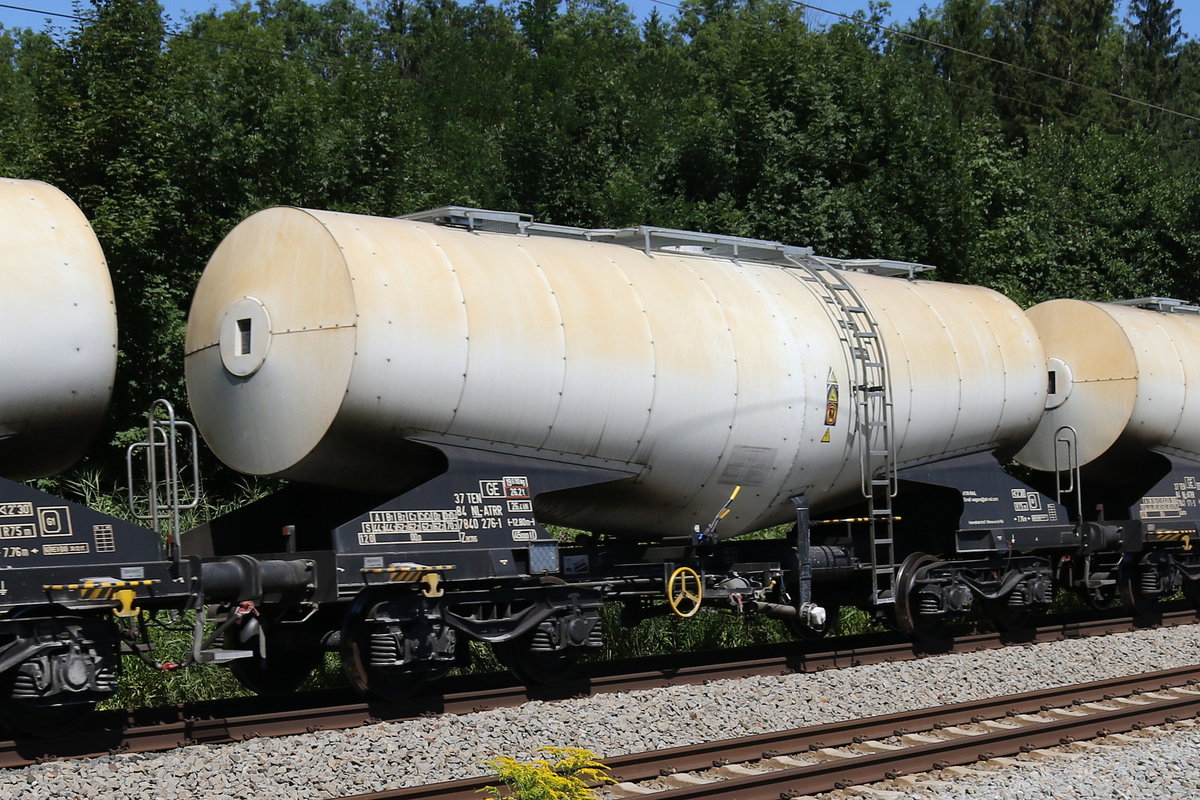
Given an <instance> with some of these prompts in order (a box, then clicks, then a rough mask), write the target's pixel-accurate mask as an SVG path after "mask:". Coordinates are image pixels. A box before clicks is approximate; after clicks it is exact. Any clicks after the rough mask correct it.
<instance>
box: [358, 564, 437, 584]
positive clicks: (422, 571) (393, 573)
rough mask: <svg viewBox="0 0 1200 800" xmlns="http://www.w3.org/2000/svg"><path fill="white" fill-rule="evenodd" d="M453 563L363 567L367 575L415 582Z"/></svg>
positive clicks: (389, 579)
mask: <svg viewBox="0 0 1200 800" xmlns="http://www.w3.org/2000/svg"><path fill="white" fill-rule="evenodd" d="M452 569H454V565H453V564H438V565H437V566H433V567H413V566H400V565H393V566H390V567H371V568H365V569H363V573H364V574H367V575H387V576H388V581H389V582H390V583H416V582H417V581H419V580H421V578H423V577H424V576H426V575H428V574H429V573H431V572H449V571H450V570H452Z"/></svg>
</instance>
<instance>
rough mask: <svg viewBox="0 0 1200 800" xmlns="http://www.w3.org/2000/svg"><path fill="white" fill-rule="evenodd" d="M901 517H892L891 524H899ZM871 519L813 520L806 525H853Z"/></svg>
mask: <svg viewBox="0 0 1200 800" xmlns="http://www.w3.org/2000/svg"><path fill="white" fill-rule="evenodd" d="M876 519H886V517H877V518H876ZM902 519H904V518H903V517H892V521H893V522H899V521H900V520H902ZM870 521H871V517H846V518H845V519H814V520H811V521H810V522H809V523H808V524H809V526H810V527H816V526H817V525H853V524H856V523H859V522H870Z"/></svg>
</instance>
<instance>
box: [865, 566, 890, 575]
mask: <svg viewBox="0 0 1200 800" xmlns="http://www.w3.org/2000/svg"><path fill="white" fill-rule="evenodd" d="M871 569H872V570H873V571H874V572H875V574H876V575H891V574H892V573H894V572H895V571H896V568H895V567H876V566H872V567H871Z"/></svg>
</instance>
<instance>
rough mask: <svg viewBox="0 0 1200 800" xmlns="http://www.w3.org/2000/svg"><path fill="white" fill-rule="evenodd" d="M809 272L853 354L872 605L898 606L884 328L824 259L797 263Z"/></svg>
mask: <svg viewBox="0 0 1200 800" xmlns="http://www.w3.org/2000/svg"><path fill="white" fill-rule="evenodd" d="M796 263H797V264H798V265H799V266H801V267H803V268H804V269H805V272H804V273H801V274H800V278H801V279H803V280H805V281H807V282H808V283H810V284H812V286H813V289H814V290H815V291H816V294H817V295H818V296H819V297H820V298H821V299H822V300H823V301H824V303H825V306H826V311H827V312H828V314H829V317H830V319H831V320H832V321H833V323H834V324H835V325H836V326H837V328H838V330H839V335H840V338H841V340H842V341H843V342H845V343H846V349H847V351H848V352H849V353H850V363H851V368H852V369H853V370H854V374H853V375H851V376H850V386H851V389H852V391H853V393H854V402H855V406H856V409H857V411H858V422H857V424H858V434H859V439H860V441H861V446H860V450H859V455H860V462H861V463H860V467H861V475H862V478H861V480H862V484H861V488H862V495H863V498H864V499H865V500H866V501H867V517H866V523H867V526H868V536H869V545H870V554H871V600H872V602H873V603H874V604H875V605H877V606H880V605H889V604H893V603H895V601H896V598H895V592H894V588H895V582H896V569H897V564H896V547H895V520H896V517H895V514H894V513H893V507H892V498H893V497H895V496H896V489H897V483H896V459H895V456H894V447H893V442H892V401H891V394H890V391H889V385H888V374H887V353H886V351H885V350H884V344H883V337H882V335H881V334H880V331H879V324H878V323H877V322H876V320H875V317H874V315H873V314H871V312H870V309H868V308H867V306H866V303H865V302H864V301H863V299H862V295H860V294H859V293H858V291H857V290H856V289H855V288H854V287H853V286H851V285H850V284H849V283H847V282H846V281H845V279H844V278H843V277H842V275H841V273H840V272H838V271H837V270H835V269H834V268H833V267H831V266H830V265H828V264H825V263H823V262H822V261H821V260H820V259H819V258H816V257H810V258H806V259H803V260H797V262H796Z"/></svg>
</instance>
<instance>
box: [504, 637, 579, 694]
mask: <svg viewBox="0 0 1200 800" xmlns="http://www.w3.org/2000/svg"><path fill="white" fill-rule="evenodd" d="M536 633H537V632H536V631H530V632H529V633H526V634H523V635H521V636H518V637H517V638H515V639H510V640H509V641H507V642H495V643H493V644H492V649H493V651H495V653H496V658H497V659H499V660H500V663H501V664H503V665H504V666H506V667H508V669H509V671H511V672H512V674H514V675H516V676H517V678H518V679H519V680H521V681H522V682H523V683H534V684H541V683H560V682H562V681H563V680H566V679H567V678H568V677H570V675H571V672H572V671H573V670H574V669H575V665H576V664H577V663H579V659H580V657H581V656H582V655H583V650H584V648H582V647H579V646H575V645H568V646H567V647H565V648H563V649H562V650H555V651H553V652H549V653H545V652H540V651H535V650H533V649H532V645H533V638H534V636H535V635H536Z"/></svg>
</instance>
